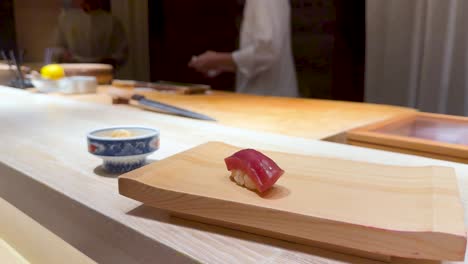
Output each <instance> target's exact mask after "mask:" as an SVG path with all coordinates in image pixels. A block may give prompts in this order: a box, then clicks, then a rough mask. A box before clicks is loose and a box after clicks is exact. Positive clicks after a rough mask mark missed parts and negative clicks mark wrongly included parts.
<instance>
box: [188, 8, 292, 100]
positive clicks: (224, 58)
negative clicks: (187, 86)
mask: <svg viewBox="0 0 468 264" xmlns="http://www.w3.org/2000/svg"><path fill="white" fill-rule="evenodd" d="M290 9H291V8H290V5H289V0H246V4H245V7H244V17H243V20H242V25H241V36H240V48H239V49H238V50H236V51H234V52H216V51H206V52H205V53H203V54H201V55H199V56H194V57H193V58H192V60H191V61H190V62H189V66H190V67H192V68H194V69H195V70H197V71H199V72H202V73H204V74H206V75H207V76H210V77H215V76H217V75H218V74H220V73H222V72H236V74H237V78H236V91H237V92H240V93H252V94H259V95H275V96H289V97H296V96H298V88H297V81H296V72H295V67H294V62H293V56H292V49H291V24H290Z"/></svg>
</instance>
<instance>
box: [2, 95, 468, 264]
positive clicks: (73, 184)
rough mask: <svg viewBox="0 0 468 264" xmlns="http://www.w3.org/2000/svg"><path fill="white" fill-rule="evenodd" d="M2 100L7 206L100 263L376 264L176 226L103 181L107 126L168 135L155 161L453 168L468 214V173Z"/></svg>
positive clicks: (205, 125) (151, 118) (137, 116)
mask: <svg viewBox="0 0 468 264" xmlns="http://www.w3.org/2000/svg"><path fill="white" fill-rule="evenodd" d="M0 98H2V102H1V103H0V122H1V126H0V135H1V138H2V150H1V151H0V197H2V198H3V199H5V200H7V201H8V202H9V203H11V204H13V205H14V206H15V207H17V208H19V209H20V210H22V211H23V212H25V213H26V214H28V215H29V216H30V217H32V218H34V219H35V220H36V221H37V222H39V223H40V224H42V225H43V226H45V227H46V228H48V229H49V230H51V231H52V232H54V233H55V234H57V235H59V236H60V237H61V238H62V239H64V240H65V241H67V242H68V243H70V244H71V245H72V246H74V247H75V248H77V249H79V250H81V251H82V252H84V253H85V254H86V255H88V256H89V257H91V258H92V259H94V260H95V261H97V262H98V263H188V262H196V261H199V262H203V263H317V264H318V263H320V264H324V263H326V264H330V263H333V264H336V263H360V264H370V263H377V262H375V261H371V260H366V259H361V258H357V257H353V256H347V255H343V254H338V253H333V252H329V251H326V250H322V249H316V248H311V247H307V246H302V245H298V244H293V243H289V242H285V241H279V240H275V239H270V238H266V237H261V236H257V235H253V234H248V233H243V232H239V231H234V230H229V229H225V228H220V227H215V226H211V225H205V224H201V223H196V222H191V221H187V220H181V219H178V218H173V217H170V216H168V214H167V213H166V212H164V211H160V210H156V209H153V208H149V207H146V206H142V205H141V204H140V203H138V202H136V201H133V200H130V199H128V198H125V197H123V196H121V195H119V194H118V190H117V179H116V178H115V176H112V175H107V174H106V173H104V172H102V169H101V168H100V164H101V161H100V160H99V159H97V158H96V157H94V156H92V155H90V154H88V153H87V148H86V134H87V132H89V131H90V130H93V129H96V128H99V127H106V126H113V125H124V124H125V125H143V126H150V127H158V128H160V129H161V149H160V150H159V151H157V152H156V153H154V154H153V155H151V156H150V159H152V160H159V159H163V158H165V157H168V156H170V155H172V154H175V153H178V152H180V151H183V150H186V149H188V148H191V147H194V146H196V145H198V144H201V143H204V142H207V141H213V140H217V141H223V142H226V143H229V144H233V145H238V146H240V147H252V148H259V149H266V150H273V151H283V152H292V153H299V154H310V155H324V156H329V157H340V158H347V159H353V160H362V161H370V162H379V163H385V164H398V165H429V164H430V165H446V166H451V167H454V168H455V170H456V172H457V176H458V181H459V186H460V191H461V193H462V198H463V203H464V206H467V205H468V193H467V190H468V167H467V166H466V165H461V164H456V163H451V162H444V161H438V160H431V159H427V158H420V157H415V156H408V155H403V154H395V153H388V152H383V151H378V150H370V149H363V148H358V147H352V146H346V145H341V144H335V143H329V142H323V141H317V140H310V139H302V138H298V137H290V136H285V135H278V134H271V133H267V132H256V131H250V130H244V129H240V128H233V127H226V126H222V125H219V124H214V123H210V122H204V121H198V120H191V119H187V118H182V117H174V116H169V115H162V114H157V113H152V112H145V111H140V110H136V109H129V108H128V107H123V106H109V105H105V104H94V103H87V102H80V101H77V100H70V99H67V98H63V97H52V96H47V95H40V94H31V93H28V92H25V91H20V90H16V89H9V88H0ZM291 126H292V127H293V128H294V126H293V125H291ZM465 217H466V215H465ZM466 218H467V219H468V217H466ZM291 224H294V223H291Z"/></svg>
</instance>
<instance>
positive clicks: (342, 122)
mask: <svg viewBox="0 0 468 264" xmlns="http://www.w3.org/2000/svg"><path fill="white" fill-rule="evenodd" d="M108 89H109V87H106V86H101V87H99V89H98V91H99V93H98V94H87V95H70V96H68V97H70V98H73V99H77V100H82V101H88V102H97V103H103V104H111V103H112V100H111V97H110V96H108V95H107V94H106V92H107V90H108ZM138 93H141V94H143V95H145V96H146V97H147V98H148V99H153V100H157V101H160V102H163V103H168V104H171V105H174V106H178V107H182V108H186V109H188V110H192V111H195V112H199V113H202V114H205V115H208V116H210V117H213V118H214V119H216V120H218V121H219V123H220V124H222V125H226V126H230V127H238V128H246V129H251V130H255V131H263V132H272V133H279V134H282V135H288V136H295V137H302V138H311V139H322V138H326V137H329V136H333V135H335V134H338V133H341V132H344V131H347V130H350V129H352V128H356V127H359V126H363V125H367V124H370V123H373V122H376V121H381V120H384V119H386V118H391V117H395V116H398V115H400V114H404V113H411V112H414V111H415V110H414V109H410V108H404V107H397V106H388V105H376V104H364V103H353V102H340V101H329V100H314V99H300V98H286V97H268V96H256V95H247V94H237V93H230V92H220V91H213V92H211V93H209V94H206V95H177V94H167V93H158V92H141V91H139V92H138ZM142 111H143V110H142Z"/></svg>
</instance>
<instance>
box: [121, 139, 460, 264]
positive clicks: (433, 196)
mask: <svg viewBox="0 0 468 264" xmlns="http://www.w3.org/2000/svg"><path fill="white" fill-rule="evenodd" d="M238 150H239V149H238V148H236V147H234V146H230V145H226V144H223V143H218V142H209V143H206V144H203V145H200V146H197V147H195V148H193V149H190V150H188V151H185V152H182V153H179V154H176V155H174V156H172V157H169V158H167V159H165V160H161V161H158V162H155V163H152V164H150V165H147V166H145V167H142V168H140V169H138V170H135V171H132V172H130V173H127V174H124V175H122V176H121V177H120V178H119V192H120V193H121V194H122V195H125V196H127V197H130V198H133V199H135V200H138V201H141V202H143V203H145V204H147V205H151V206H154V207H157V208H161V209H165V210H168V211H170V212H173V213H176V214H177V215H182V216H183V217H188V218H191V219H195V220H199V221H203V222H207V223H213V224H218V225H222V226H226V227H231V228H235V229H239V230H244V231H247V232H253V233H257V234H261V235H267V236H271V237H275V238H279V239H285V240H289V241H293V242H298V243H304V244H309V245H314V246H323V247H327V248H332V249H334V250H338V251H344V252H345V253H351V254H358V255H363V256H366V257H371V258H378V259H383V260H389V256H397V257H404V258H419V259H435V260H463V258H464V255H465V247H466V234H465V228H464V224H463V209H462V206H461V201H460V197H459V192H458V188H457V182H456V177H455V175H454V171H453V169H451V168H446V167H397V166H385V165H378V164H370V163H363V162H356V161H349V160H341V159H332V158H324V157H313V156H304V155H295V154H287V153H279V152H269V151H262V152H263V153H265V154H266V155H268V156H269V157H271V158H272V159H273V160H275V161H276V162H277V163H278V165H279V166H280V167H282V168H283V169H284V170H285V174H284V175H283V176H282V177H281V178H280V179H279V181H278V182H277V183H276V185H275V186H274V187H273V188H272V189H270V190H269V191H268V192H267V193H265V194H264V195H262V196H261V195H259V194H257V193H256V192H253V191H250V190H248V189H245V188H242V187H239V186H237V185H236V184H235V183H234V182H232V181H231V180H230V179H229V174H230V173H229V172H228V171H227V170H226V166H225V164H224V157H227V156H229V155H231V154H232V153H234V152H236V151H238Z"/></svg>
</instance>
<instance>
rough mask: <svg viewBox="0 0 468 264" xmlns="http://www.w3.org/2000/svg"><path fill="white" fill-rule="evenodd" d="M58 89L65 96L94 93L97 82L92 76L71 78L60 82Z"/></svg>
mask: <svg viewBox="0 0 468 264" xmlns="http://www.w3.org/2000/svg"><path fill="white" fill-rule="evenodd" d="M59 87H60V92H62V93H66V94H81V93H95V92H96V90H97V80H96V77H93V76H71V77H67V78H63V79H62V80H60V82H59Z"/></svg>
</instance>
